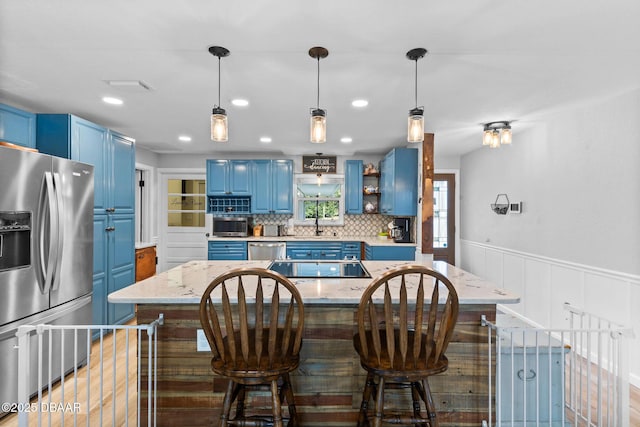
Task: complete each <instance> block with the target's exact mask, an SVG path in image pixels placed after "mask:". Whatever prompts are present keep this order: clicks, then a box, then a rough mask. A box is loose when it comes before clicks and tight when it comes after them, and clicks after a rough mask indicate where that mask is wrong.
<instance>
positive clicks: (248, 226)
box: [211, 216, 253, 237]
mask: <svg viewBox="0 0 640 427" xmlns="http://www.w3.org/2000/svg"><path fill="white" fill-rule="evenodd" d="M252 224H253V218H252V217H250V216H248V217H246V216H245V217H243V216H228V217H227V216H225V217H221V216H220V217H215V216H214V217H213V225H212V231H211V235H213V236H218V237H246V236H249V234H251V232H252Z"/></svg>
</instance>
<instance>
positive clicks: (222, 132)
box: [209, 46, 231, 142]
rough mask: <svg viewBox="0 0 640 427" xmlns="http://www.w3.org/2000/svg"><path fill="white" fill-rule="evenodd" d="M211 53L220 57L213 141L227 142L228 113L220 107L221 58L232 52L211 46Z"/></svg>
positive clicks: (212, 132)
mask: <svg viewBox="0 0 640 427" xmlns="http://www.w3.org/2000/svg"><path fill="white" fill-rule="evenodd" d="M209 53H210V54H212V55H213V56H217V57H218V104H217V105H214V106H213V111H212V112H211V140H212V141H215V142H227V141H228V140H229V129H228V124H227V112H226V111H225V110H224V108H222V107H221V106H220V58H224V57H227V56H229V54H230V53H231V52H229V49H227V48H224V47H222V46H211V47H209Z"/></svg>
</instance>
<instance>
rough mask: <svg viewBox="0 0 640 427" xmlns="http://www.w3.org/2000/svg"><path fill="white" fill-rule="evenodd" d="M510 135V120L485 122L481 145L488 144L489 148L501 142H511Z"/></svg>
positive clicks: (496, 146) (497, 145) (495, 146)
mask: <svg viewBox="0 0 640 427" xmlns="http://www.w3.org/2000/svg"><path fill="white" fill-rule="evenodd" d="M512 137H513V135H512V133H511V125H510V122H507V121H500V122H489V123H485V124H484V133H483V134H482V145H488V146H489V147H490V148H498V147H500V145H502V144H511V140H512Z"/></svg>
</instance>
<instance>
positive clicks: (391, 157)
mask: <svg viewBox="0 0 640 427" xmlns="http://www.w3.org/2000/svg"><path fill="white" fill-rule="evenodd" d="M380 173H381V175H380V192H381V195H380V213H381V214H383V215H397V216H416V215H417V213H418V150H417V149H415V148H394V149H393V150H391V151H390V152H389V153H388V154H387V155H386V156H385V157H384V159H382V162H381V163H380Z"/></svg>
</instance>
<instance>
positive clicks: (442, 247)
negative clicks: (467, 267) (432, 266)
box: [433, 173, 456, 265]
mask: <svg viewBox="0 0 640 427" xmlns="http://www.w3.org/2000/svg"><path fill="white" fill-rule="evenodd" d="M455 184H456V180H455V174H452V173H441V174H440V173H437V174H434V177H433V259H434V260H436V261H445V262H447V263H449V264H451V265H455V263H456V262H455V261H456V259H455V258H456V257H455V254H456V250H455V243H456V239H455V232H456V227H455V224H456V222H455V211H456V210H455V200H456V199H455V193H456V187H455Z"/></svg>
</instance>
